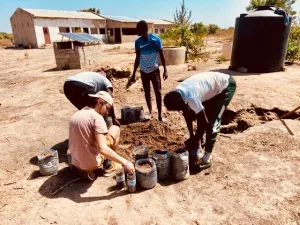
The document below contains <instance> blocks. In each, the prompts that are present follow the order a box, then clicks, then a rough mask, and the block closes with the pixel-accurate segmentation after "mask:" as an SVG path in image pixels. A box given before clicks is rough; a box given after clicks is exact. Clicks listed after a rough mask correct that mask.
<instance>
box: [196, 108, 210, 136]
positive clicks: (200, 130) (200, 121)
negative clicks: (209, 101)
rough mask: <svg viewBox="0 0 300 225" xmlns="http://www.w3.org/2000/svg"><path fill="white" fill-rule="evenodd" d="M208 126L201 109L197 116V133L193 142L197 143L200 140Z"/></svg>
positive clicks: (203, 111)
mask: <svg viewBox="0 0 300 225" xmlns="http://www.w3.org/2000/svg"><path fill="white" fill-rule="evenodd" d="M208 124H209V121H208V119H207V116H206V113H205V110H204V109H203V110H202V111H201V112H200V113H198V114H197V131H196V134H195V141H199V140H200V139H201V138H202V136H203V134H204V131H205V130H206V129H207V126H208Z"/></svg>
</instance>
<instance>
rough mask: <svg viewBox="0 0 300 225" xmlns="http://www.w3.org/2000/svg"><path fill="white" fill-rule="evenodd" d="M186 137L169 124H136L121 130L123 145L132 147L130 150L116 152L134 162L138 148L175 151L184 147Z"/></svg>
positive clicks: (152, 122)
mask: <svg viewBox="0 0 300 225" xmlns="http://www.w3.org/2000/svg"><path fill="white" fill-rule="evenodd" d="M183 143H184V137H183V136H182V135H180V134H178V132H177V131H176V130H174V129H172V128H170V127H169V125H168V124H165V123H160V122H158V121H155V120H152V121H149V122H145V123H135V124H130V125H127V126H122V128H121V138H120V144H121V145H130V147H128V148H125V149H124V148H122V149H121V148H119V149H117V150H116V151H117V152H118V153H119V154H120V155H122V156H123V157H125V158H127V159H130V160H133V154H132V152H133V150H134V148H136V147H137V146H140V145H146V146H148V147H149V148H150V154H151V152H152V151H155V150H160V149H168V150H170V151H174V150H176V149H178V148H180V147H183Z"/></svg>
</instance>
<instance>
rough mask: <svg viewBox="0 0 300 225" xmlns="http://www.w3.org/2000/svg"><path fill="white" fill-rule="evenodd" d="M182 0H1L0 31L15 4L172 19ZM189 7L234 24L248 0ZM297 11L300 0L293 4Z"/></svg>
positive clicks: (205, 18) (208, 0)
mask: <svg viewBox="0 0 300 225" xmlns="http://www.w3.org/2000/svg"><path fill="white" fill-rule="evenodd" d="M181 2H182V0H151V1H145V0H84V1H82V0H0V31H2V32H11V27H10V20H9V18H10V17H11V15H12V14H13V13H14V11H15V10H16V9H17V8H18V7H21V8H29V9H55V10H79V9H84V8H97V9H100V11H101V14H103V15H114V16H128V17H131V18H136V19H167V20H173V14H174V12H175V11H176V8H179V6H180V3H181ZM185 2H186V5H187V7H188V8H189V9H190V10H192V20H193V22H203V23H204V24H218V25H219V26H220V27H222V28H227V27H230V26H234V24H235V18H236V17H237V16H239V14H240V13H243V12H245V11H246V10H245V8H246V6H247V5H248V4H249V2H250V0H185ZM294 9H295V10H296V11H298V12H299V11H300V0H297V2H296V4H295V5H294Z"/></svg>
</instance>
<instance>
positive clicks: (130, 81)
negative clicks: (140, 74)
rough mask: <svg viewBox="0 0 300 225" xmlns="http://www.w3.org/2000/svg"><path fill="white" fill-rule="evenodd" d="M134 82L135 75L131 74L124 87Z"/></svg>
mask: <svg viewBox="0 0 300 225" xmlns="http://www.w3.org/2000/svg"><path fill="white" fill-rule="evenodd" d="M134 82H135V75H132V76H131V77H130V78H129V79H128V82H127V84H126V88H129V87H130V86H131V85H132V84H133V83H134Z"/></svg>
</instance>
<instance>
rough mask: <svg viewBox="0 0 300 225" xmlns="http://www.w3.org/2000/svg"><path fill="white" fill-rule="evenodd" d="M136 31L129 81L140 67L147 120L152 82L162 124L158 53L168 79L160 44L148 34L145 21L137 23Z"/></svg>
mask: <svg viewBox="0 0 300 225" xmlns="http://www.w3.org/2000/svg"><path fill="white" fill-rule="evenodd" d="M136 29H137V33H138V35H139V36H140V37H139V38H138V39H137V40H136V41H135V51H136V59H135V63H134V70H133V74H132V77H131V81H134V80H135V73H136V71H137V68H138V67H139V66H140V70H141V79H142V83H143V87H144V92H145V98H146V102H147V106H148V109H149V119H152V103H151V90H150V82H152V85H153V89H154V92H155V97H156V104H157V109H158V120H159V121H162V122H164V121H165V120H166V119H165V118H163V117H162V97H161V78H160V71H159V58H158V53H159V55H160V59H161V62H162V65H163V67H164V74H163V78H164V80H166V79H167V78H168V73H167V67H166V62H165V57H164V54H163V51H162V49H163V46H162V42H161V39H160V38H159V37H158V36H156V35H154V34H151V33H150V34H148V24H147V23H146V21H144V20H141V21H140V22H138V23H137V26H136Z"/></svg>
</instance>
